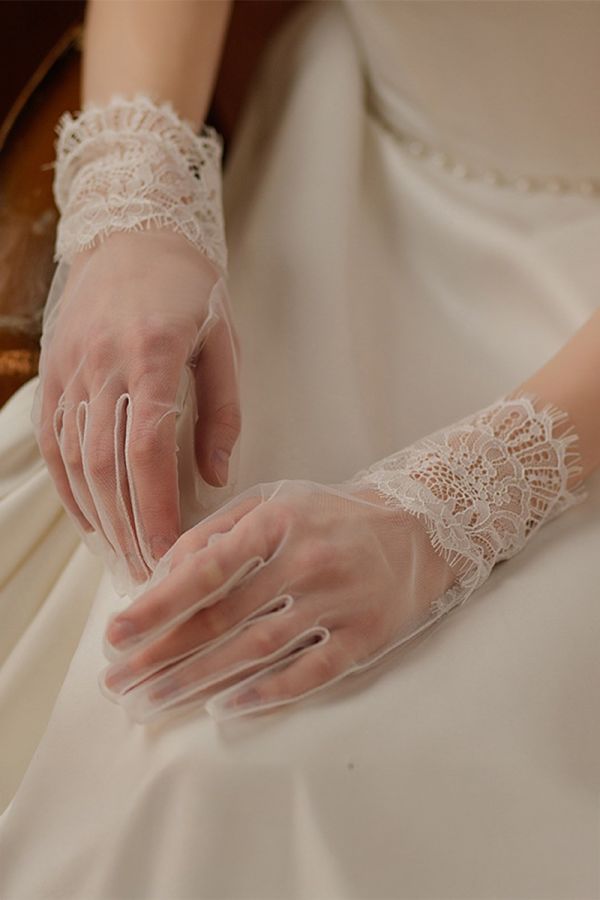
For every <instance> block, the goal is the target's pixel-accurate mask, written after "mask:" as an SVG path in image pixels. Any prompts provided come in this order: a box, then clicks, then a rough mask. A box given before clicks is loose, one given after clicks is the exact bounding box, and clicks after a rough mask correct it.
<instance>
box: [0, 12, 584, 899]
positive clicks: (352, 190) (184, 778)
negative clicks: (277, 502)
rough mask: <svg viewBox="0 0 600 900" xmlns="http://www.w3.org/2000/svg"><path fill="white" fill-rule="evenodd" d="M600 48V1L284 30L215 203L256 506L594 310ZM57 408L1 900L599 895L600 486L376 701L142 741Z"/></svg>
mask: <svg viewBox="0 0 600 900" xmlns="http://www.w3.org/2000/svg"><path fill="white" fill-rule="evenodd" d="M599 37H600V4H598V3H579V2H561V0H559V2H554V3H547V4H546V3H535V2H531V3H530V2H521V3H504V2H498V3H497V2H480V3H471V2H467V3H462V2H442V3H438V2H427V3H422V2H401V3H396V2H376V0H368V2H356V0H343V2H337V0H332V2H329V0H326V2H314V3H308V4H306V5H304V6H302V7H300V8H299V9H298V10H297V11H296V12H295V13H294V15H293V16H292V17H291V18H290V19H289V20H288V21H287V22H286V24H285V25H284V27H283V29H282V31H281V32H278V33H277V35H276V37H275V40H274V41H273V43H272V44H270V45H269V48H268V52H267V54H266V56H265V57H264V58H263V61H262V65H261V68H260V72H259V75H258V77H257V80H256V81H255V82H254V85H253V89H252V92H251V96H250V99H249V102H248V105H247V106H246V108H245V114H244V118H243V121H242V123H241V127H240V131H239V132H238V135H237V139H236V142H235V144H234V146H233V147H232V153H231V156H230V159H229V162H228V165H227V168H226V172H225V183H224V191H225V211H226V223H227V236H228V245H229V255H230V289H231V295H232V302H233V304H234V309H235V313H236V316H237V324H238V329H239V331H240V335H241V339H242V347H243V357H242V391H243V398H242V399H243V414H244V426H243V428H244V430H243V435H242V441H241V452H240V464H241V474H240V483H239V487H240V489H243V488H244V487H247V486H250V485H251V484H254V483H256V482H259V481H272V480H274V479H277V478H280V477H285V478H310V479H312V480H314V481H319V482H323V483H332V482H339V481H341V480H343V479H344V478H347V477H349V476H351V475H352V474H353V473H354V472H356V471H357V470H358V469H360V468H362V467H363V466H366V465H367V464H369V463H371V462H374V461H375V460H377V459H380V458H382V457H383V456H386V455H388V454H389V453H392V452H393V451H394V450H397V449H400V448H401V447H403V446H405V445H406V444H408V443H411V442H412V441H414V440H416V439H417V438H419V437H421V436H423V435H425V434H427V433H429V432H431V431H433V430H434V429H435V428H437V427H439V426H441V425H443V424H447V423H450V422H453V421H455V420H457V419H458V418H460V417H462V416H463V415H466V414H468V413H469V412H474V411H475V410H477V409H479V408H481V407H482V406H484V405H486V404H488V403H490V402H492V401H493V400H494V399H496V398H497V397H498V396H500V395H501V394H502V393H503V392H505V391H507V390H509V389H511V388H513V387H516V386H517V385H518V384H519V383H520V382H521V381H523V380H524V379H525V378H526V377H527V376H528V375H529V374H530V373H532V372H533V371H535V370H536V369H537V368H538V367H539V366H540V365H541V364H542V363H543V362H544V361H545V360H547V359H548V358H549V357H550V356H551V355H552V354H553V353H555V352H556V351H557V350H558V349H559V347H560V346H561V345H562V344H563V343H564V342H565V341H566V340H567V339H568V338H569V337H570V336H571V335H572V334H573V332H574V331H575V330H576V329H577V328H578V327H579V326H580V325H582V324H583V323H584V322H585V321H586V319H587V318H588V317H589V316H590V315H591V314H592V312H593V311H594V309H595V308H596V307H597V306H598V298H599V296H600V255H599V249H600V196H598V194H595V193H588V190H589V186H588V185H587V179H588V177H598V176H600V116H599V115H598V89H599V87H600V53H599V52H598V45H599ZM403 135H409V136H410V139H406V140H405V139H404V138H403ZM429 147H431V148H432V149H431V152H429V150H428V149H427V148H429ZM442 153H444V154H447V156H448V157H449V159H450V162H448V161H447V159H446V158H445V157H442V156H440V155H439V154H442ZM465 167H466V177H464V176H465ZM474 171H477V172H478V173H479V172H483V173H488V174H487V175H485V177H479V175H477V176H475V175H473V172H474ZM490 172H492V173H495V174H490ZM505 176H506V177H508V176H510V177H511V178H512V177H517V176H520V177H521V179H526V178H529V179H530V180H529V182H528V181H527V180H521V181H519V186H518V187H514V186H513V187H511V186H510V184H506V183H505ZM554 176H561V177H564V178H567V179H569V181H568V183H567V184H568V186H572V185H573V184H575V185H579V187H577V188H576V190H574V191H571V190H567V191H560V190H557V189H556V184H555V183H554V181H553V178H554ZM539 179H542V181H541V182H540V181H539ZM540 183H541V184H542V188H541V189H539V185H540ZM528 187H529V188H530V189H529V190H528V189H527V188H528ZM34 386H35V383H34V382H30V383H29V384H27V385H25V386H24V387H23V388H22V389H21V390H20V391H19V392H18V393H17V394H16V395H15V396H14V397H13V398H12V400H11V401H10V402H9V404H8V405H7V406H6V407H5V408H4V409H3V410H2V412H1V413H0V586H1V594H0V617H1V631H0V662H1V668H0V746H1V770H0V801H1V804H2V808H3V810H4V811H3V813H2V816H1V817H0V897H1V898H2V900H38V898H39V900H42V898H43V900H50V898H53V900H54V898H55V900H96V898H102V900H132V898H143V900H153V898H158V900H182V898H202V900H216V898H219V900H223V898H236V900H237V898H260V900H271V898H272V900H288V898H290V900H291V898H294V900H313V898H315V900H316V898H319V900H321V898H327V900H329V898H331V900H359V898H360V900H363V898H364V900H366V898H369V900H378V898H406V900H408V898H438V900H440V898H443V900H448V898H478V900H484V898H490V900H491V898H495V900H499V898H510V900H520V898H523V900H524V898H534V897H535V898H539V900H542V898H543V900H567V898H568V900H592V898H598V897H600V716H599V715H598V696H599V688H600V652H599V648H600V602H599V601H600V590H599V585H598V581H599V579H598V575H599V566H598V548H599V547H600V481H599V479H598V478H597V477H595V476H594V477H592V478H591V479H590V480H589V483H588V486H589V491H590V495H589V499H588V500H587V501H586V502H585V503H584V504H582V505H580V506H577V507H575V508H573V509H571V510H569V511H568V512H566V513H565V514H563V515H562V516H561V517H559V518H558V519H556V520H555V521H553V522H551V523H549V524H548V525H546V526H545V527H544V528H543V529H542V530H541V531H540V532H539V534H537V535H536V536H535V538H534V539H533V540H532V541H531V542H530V543H529V544H528V545H527V547H526V548H525V549H524V550H523V551H522V552H521V553H519V554H518V556H516V557H514V558H513V559H511V560H509V561H508V562H506V563H502V564H500V565H499V566H497V567H496V569H495V570H494V571H493V573H492V575H491V577H490V579H489V580H488V582H486V584H485V585H484V586H483V587H482V588H480V590H478V591H477V592H476V593H475V594H474V595H473V597H472V598H471V599H470V600H469V602H468V603H467V604H465V606H464V607H463V608H462V609H461V610H460V612H459V613H458V614H457V615H454V616H453V617H451V618H448V620H447V621H446V623H445V624H444V626H443V627H441V628H438V629H437V630H436V631H434V632H433V633H432V634H431V635H430V636H429V637H428V638H427V639H426V640H421V641H417V642H415V643H414V644H408V645H406V646H405V647H403V648H400V649H399V650H398V652H395V653H390V654H388V656H387V657H386V658H385V659H384V660H383V661H382V662H381V663H380V664H378V665H377V666H375V667H374V668H373V669H371V670H368V671H367V672H365V673H363V674H362V675H358V676H354V677H352V678H347V679H343V680H342V681H341V682H339V683H338V684H336V685H333V686H332V687H331V688H330V689H329V690H327V691H323V692H321V693H318V694H316V695H315V696H314V697H309V698H307V699H306V700H304V701H302V702H300V703H297V704H291V705H289V706H287V707H284V708H282V709H281V710H279V711H277V710H275V711H273V713H272V714H270V715H263V716H260V717H244V718H242V719H238V720H232V721H229V722H225V723H222V724H221V725H217V723H216V722H215V721H213V720H212V719H211V718H210V717H209V716H208V715H207V714H206V713H204V712H200V713H199V712H197V711H195V712H194V713H193V714H189V715H187V716H183V717H181V718H180V719H178V720H177V721H175V722H171V723H169V724H168V726H165V725H162V726H161V725H154V726H140V725H137V724H135V723H132V722H131V721H130V720H129V719H128V717H127V715H126V713H125V712H124V711H123V709H122V708H121V707H119V706H117V705H114V704H111V703H110V702H109V701H108V700H107V699H106V698H105V697H103V696H102V695H101V693H100V691H99V688H98V686H97V675H98V672H99V670H100V668H101V667H103V665H104V664H105V660H104V657H103V655H102V649H101V639H102V633H103V629H104V625H105V623H106V620H107V617H108V615H109V614H110V612H111V611H112V610H113V609H114V608H115V604H116V595H115V593H114V591H113V588H112V586H111V581H110V578H109V577H108V575H107V573H106V572H104V571H103V569H102V565H101V563H100V562H99V560H97V559H96V558H95V557H93V556H92V555H91V554H90V552H89V551H88V549H87V548H86V547H85V546H84V545H82V543H81V542H80V540H79V537H78V535H77V533H76V531H75V529H74V527H73V526H72V525H71V522H70V520H68V518H67V516H66V514H65V513H64V512H63V510H62V508H61V505H60V502H59V500H58V497H57V495H56V492H55V490H54V487H53V484H52V483H51V480H50V478H49V475H48V473H47V471H46V469H45V468H44V466H43V464H42V462H41V460H40V457H39V455H38V451H37V447H36V444H35V441H34V438H33V434H32V429H31V425H30V421H29V415H30V406H31V400H32V396H33V390H34Z"/></svg>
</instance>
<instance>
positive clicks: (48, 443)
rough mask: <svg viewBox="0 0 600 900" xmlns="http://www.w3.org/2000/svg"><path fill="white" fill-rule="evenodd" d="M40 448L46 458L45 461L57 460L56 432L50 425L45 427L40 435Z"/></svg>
mask: <svg viewBox="0 0 600 900" xmlns="http://www.w3.org/2000/svg"><path fill="white" fill-rule="evenodd" d="M37 440H38V446H39V448H40V453H41V454H42V456H43V457H44V459H56V458H57V456H58V447H57V444H56V438H55V436H54V432H53V430H52V428H51V427H50V426H48V425H44V426H43V427H42V428H41V429H40V431H39V434H38V439H37Z"/></svg>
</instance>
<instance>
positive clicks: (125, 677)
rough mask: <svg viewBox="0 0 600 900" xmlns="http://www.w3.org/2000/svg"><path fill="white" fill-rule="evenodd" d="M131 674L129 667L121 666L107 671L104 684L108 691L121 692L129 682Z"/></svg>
mask: <svg viewBox="0 0 600 900" xmlns="http://www.w3.org/2000/svg"><path fill="white" fill-rule="evenodd" d="M132 675H133V672H132V670H131V669H130V667H129V666H127V665H125V666H121V667H120V668H115V669H112V670H111V669H109V670H108V671H107V673H106V675H105V676H104V683H105V685H106V687H107V688H108V689H109V691H116V692H117V693H118V692H119V691H120V690H122V689H123V688H124V687H125V686H127V685H128V684H129V683H130V682H131V678H132Z"/></svg>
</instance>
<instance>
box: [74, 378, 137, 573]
mask: <svg viewBox="0 0 600 900" xmlns="http://www.w3.org/2000/svg"><path fill="white" fill-rule="evenodd" d="M117 390H118V388H117V387H116V386H115V387H109V386H108V385H105V386H104V387H103V388H102V389H101V390H100V391H98V392H97V393H95V395H94V397H93V400H90V401H88V402H87V403H86V404H85V407H83V408H82V409H81V410H80V416H79V427H80V434H79V441H80V446H81V458H82V468H83V475H84V476H85V482H86V486H87V491H88V493H89V497H90V498H91V501H92V502H93V505H94V508H95V511H96V517H97V519H98V521H99V526H98V527H99V530H100V531H101V533H102V534H103V535H104V536H105V537H106V539H107V541H108V542H109V544H110V546H111V547H112V548H113V555H114V557H115V561H114V563H113V568H115V569H116V570H117V571H118V570H119V568H120V565H122V563H121V564H120V560H124V561H125V564H126V566H127V571H128V572H129V574H130V576H131V577H132V578H133V580H134V582H136V583H143V582H144V581H146V580H147V579H148V577H149V574H150V571H149V569H148V568H147V566H146V565H145V563H144V561H143V559H142V557H141V554H140V550H139V547H138V544H137V540H136V536H135V529H134V526H133V516H132V512H131V504H130V502H129V498H128V489H127V479H126V478H125V477H124V475H123V472H124V468H125V466H124V452H125V451H124V446H125V431H126V409H127V403H128V397H127V395H126V394H122V395H121V396H119V395H118V393H117ZM124 482H125V486H124V484H123V483H124Z"/></svg>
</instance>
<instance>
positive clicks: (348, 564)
mask: <svg viewBox="0 0 600 900" xmlns="http://www.w3.org/2000/svg"><path fill="white" fill-rule="evenodd" d="M576 442H577V436H576V435H575V434H574V433H573V431H572V428H570V427H568V423H567V421H566V415H565V414H564V413H562V412H560V411H559V410H557V409H555V408H552V407H548V406H545V407H544V406H542V405H540V404H539V403H537V401H536V400H535V398H533V397H527V396H520V397H517V398H512V399H510V398H501V399H500V400H498V401H497V402H496V403H494V404H492V405H491V406H489V407H487V408H485V409H484V410H482V411H481V412H478V413H477V414H475V415H474V416H471V417H468V418H466V419H464V420H461V421H460V422H458V423H457V424H455V425H453V426H450V427H448V428H445V429H442V430H440V431H438V432H436V433H434V434H432V435H430V436H428V437H426V438H424V439H423V440H420V441H418V442H417V443H416V444H414V445H412V446H410V447H408V448H407V449H405V450H402V451H400V452H399V453H396V454H394V455H392V456H390V457H387V458H386V459H384V460H381V461H380V462H378V463H376V464H374V465H373V466H371V467H370V468H369V469H365V470H363V471H362V472H359V473H358V474H357V475H356V476H354V478H352V479H351V480H350V481H348V482H345V483H343V484H339V485H333V486H325V485H320V484H315V483H312V482H308V481H281V482H277V483H273V484H261V485H258V486H257V487H255V488H252V489H250V490H248V491H245V492H244V493H242V494H241V495H240V496H239V497H237V498H235V499H233V500H231V501H230V502H229V503H227V504H226V505H225V506H224V507H223V508H222V509H221V510H219V511H218V512H216V513H214V514H213V515H212V516H210V517H209V518H207V519H206V520H204V521H203V522H202V523H200V524H199V525H197V526H196V527H195V528H193V529H191V530H190V531H189V532H188V533H187V534H185V535H183V536H182V537H181V538H180V539H179V541H178V542H177V544H176V545H175V546H174V548H173V549H172V551H170V553H169V554H167V556H166V557H165V558H164V559H163V560H162V561H161V564H160V566H159V569H157V571H156V572H155V575H154V578H153V583H151V585H150V588H149V589H148V590H147V591H145V593H144V594H143V595H142V596H141V597H139V598H138V599H137V600H136V601H135V602H134V603H133V604H132V605H130V606H129V607H128V608H126V609H125V610H123V611H122V612H120V613H119V614H118V615H117V616H115V617H113V618H112V620H111V621H110V623H109V625H108V628H107V632H106V635H105V652H106V654H107V656H108V658H109V659H111V660H112V664H111V665H110V666H108V667H107V668H106V669H105V670H104V671H103V672H102V673H101V676H100V684H101V688H102V690H103V691H104V692H105V693H106V695H107V696H109V697H110V698H111V699H113V700H116V701H118V702H120V703H121V704H122V705H123V706H124V707H125V708H126V709H127V710H128V711H129V712H130V714H131V715H132V717H133V718H134V719H136V720H137V721H147V720H150V719H152V718H154V717H155V716H157V715H159V714H161V713H165V712H166V711H167V710H173V709H175V710H179V709H181V708H182V707H188V706H190V705H197V704H205V705H206V708H207V709H208V711H209V712H210V713H211V714H212V715H213V716H214V717H215V718H217V719H224V718H229V717H233V716H238V715H243V714H246V713H249V712H253V711H256V710H262V709H268V708H272V707H278V706H281V705H283V704H287V703H290V702H292V701H295V700H298V699H299V698H301V697H305V696H307V695H309V694H312V693H314V692H315V691H318V690H320V689H322V688H323V687H325V686H326V685H329V684H332V683H333V682H336V681H338V680H339V679H341V678H343V677H345V676H346V675H348V674H350V673H352V672H358V671H360V670H363V669H365V668H367V667H369V666H372V665H373V664H374V663H376V662H377V661H378V660H380V659H381V658H382V657H383V656H384V655H385V654H387V653H388V652H389V651H390V650H392V649H393V648H396V647H399V646H400V645H401V644H404V643H405V642H406V641H408V640H410V639H411V638H413V637H415V636H416V635H417V634H418V633H420V632H422V631H424V630H425V629H427V628H429V627H431V626H432V625H433V623H434V622H436V621H438V620H439V619H440V618H441V617H443V616H444V615H446V614H447V613H448V612H449V611H450V610H452V609H454V608H457V607H458V606H460V605H461V604H462V603H464V601H465V600H466V599H467V598H468V597H469V596H470V595H471V594H472V592H473V591H474V590H475V589H476V588H477V587H479V586H480V585H481V584H482V583H483V582H484V581H485V580H486V578H487V577H488V575H489V573H490V571H491V569H492V567H493V566H494V565H495V563H497V562H498V561H500V560H504V559H508V558H510V557H511V556H513V555H514V554H515V553H517V552H518V551H519V550H520V549H521V548H522V547H523V546H524V544H525V543H526V542H527V540H528V539H529V538H530V537H531V535H533V534H534V532H535V531H536V530H537V529H538V528H539V527H540V526H541V525H542V524H543V523H544V522H546V521H548V520H549V519H551V518H554V517H555V516H556V515H558V514H559V513H560V512H562V511H564V510H565V509H567V508H568V507H569V506H572V505H573V504H575V503H577V502H580V501H581V500H583V499H584V498H585V496H586V495H585V493H584V491H583V488H582V487H581V485H579V484H578V483H577V482H578V476H579V474H580V472H581V469H580V466H579V462H578V451H577V449H576Z"/></svg>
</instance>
